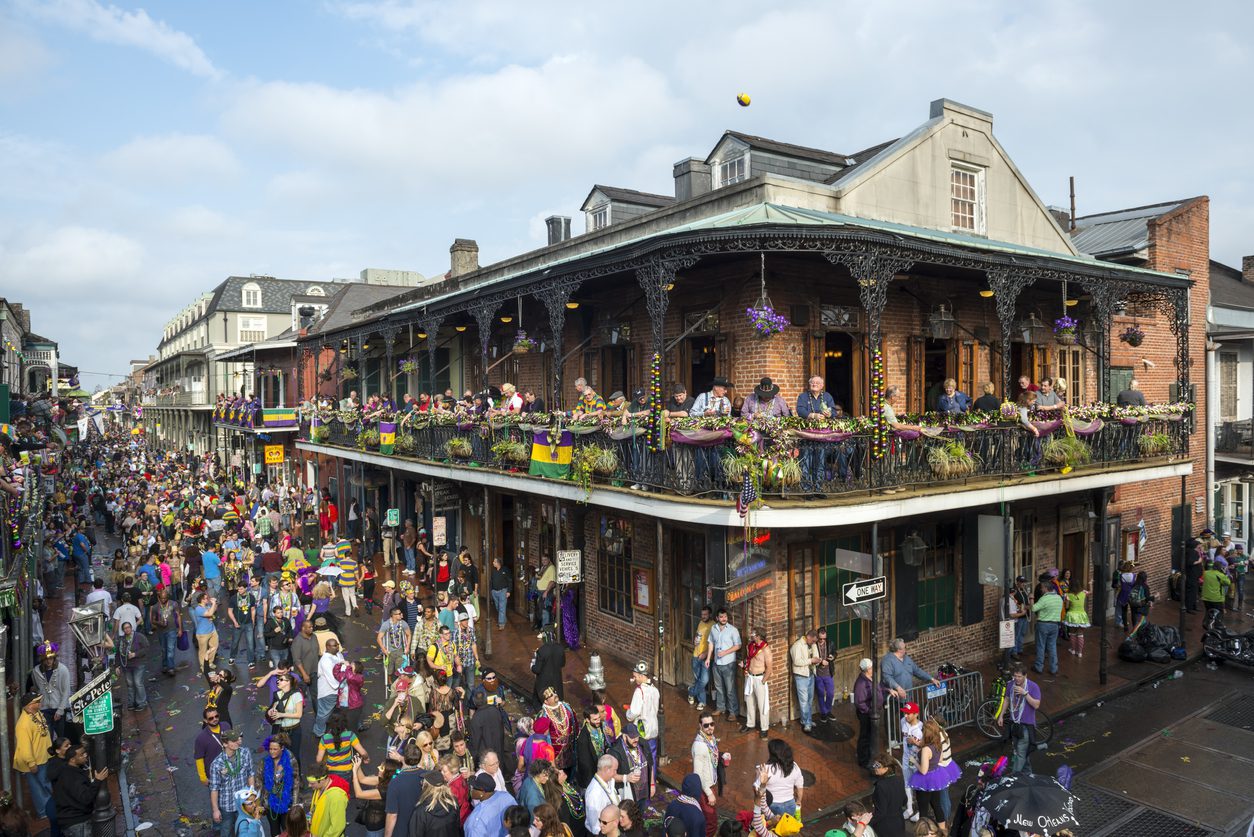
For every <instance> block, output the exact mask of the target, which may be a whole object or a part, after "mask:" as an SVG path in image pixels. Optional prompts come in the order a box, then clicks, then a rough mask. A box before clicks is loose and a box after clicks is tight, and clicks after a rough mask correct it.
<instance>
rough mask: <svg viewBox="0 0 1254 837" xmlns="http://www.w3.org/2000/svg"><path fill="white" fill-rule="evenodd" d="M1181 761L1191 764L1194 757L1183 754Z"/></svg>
mask: <svg viewBox="0 0 1254 837" xmlns="http://www.w3.org/2000/svg"><path fill="white" fill-rule="evenodd" d="M1180 761H1182V762H1184V763H1185V764H1189V763H1190V762H1191V761H1193V759H1191V758H1189V757H1188V756H1181V757H1180Z"/></svg>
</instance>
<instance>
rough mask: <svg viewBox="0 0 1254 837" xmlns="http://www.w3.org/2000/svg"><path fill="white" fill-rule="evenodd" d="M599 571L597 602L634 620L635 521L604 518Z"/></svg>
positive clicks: (618, 614)
mask: <svg viewBox="0 0 1254 837" xmlns="http://www.w3.org/2000/svg"><path fill="white" fill-rule="evenodd" d="M597 575H598V584H597V605H598V606H599V607H600V608H601V610H602V611H603V612H605V613H609V614H612V615H614V616H617V617H618V618H619V619H623V620H626V621H628V622H631V621H632V607H631V524H630V523H628V522H627V521H625V520H619V519H616V518H604V517H603V518H601V537H600V539H599V546H598V548H597Z"/></svg>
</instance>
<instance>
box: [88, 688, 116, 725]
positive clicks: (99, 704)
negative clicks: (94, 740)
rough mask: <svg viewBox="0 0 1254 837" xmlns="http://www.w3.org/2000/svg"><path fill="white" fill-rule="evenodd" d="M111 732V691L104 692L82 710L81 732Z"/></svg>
mask: <svg viewBox="0 0 1254 837" xmlns="http://www.w3.org/2000/svg"><path fill="white" fill-rule="evenodd" d="M106 732H113V692H105V693H104V694H103V695H101V696H100V697H98V698H96V699H95V700H93V701H92V702H91V703H89V704H87V708H86V709H84V710H83V733H84V734H85V735H100V734H101V733H106Z"/></svg>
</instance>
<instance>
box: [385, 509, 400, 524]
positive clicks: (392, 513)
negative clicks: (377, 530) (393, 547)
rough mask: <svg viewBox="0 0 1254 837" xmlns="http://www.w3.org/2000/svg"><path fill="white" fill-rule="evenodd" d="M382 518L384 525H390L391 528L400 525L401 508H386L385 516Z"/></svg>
mask: <svg viewBox="0 0 1254 837" xmlns="http://www.w3.org/2000/svg"><path fill="white" fill-rule="evenodd" d="M384 520H385V523H384V524H383V525H384V526H391V527H393V528H395V527H397V526H400V525H401V510H400V509H388V512H387V517H386V518H384Z"/></svg>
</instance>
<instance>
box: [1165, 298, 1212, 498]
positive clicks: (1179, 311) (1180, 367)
mask: <svg viewBox="0 0 1254 837" xmlns="http://www.w3.org/2000/svg"><path fill="white" fill-rule="evenodd" d="M1168 316H1169V318H1170V323H1171V333H1172V334H1173V335H1174V336H1175V338H1176V397H1177V398H1178V399H1179V400H1181V401H1191V402H1194V403H1196V401H1197V399H1196V398H1193V396H1192V393H1191V392H1190V389H1189V387H1190V384H1189V321H1190V314H1189V289H1188V288H1178V289H1176V291H1175V292H1174V293H1172V294H1171V296H1170V297H1169V304H1168ZM1206 397H1207V399H1210V398H1212V397H1213V398H1214V399H1215V400H1216V401H1218V398H1219V393H1218V392H1213V393H1212V392H1210V391H1208V392H1207V393H1206ZM1186 420H1187V421H1189V422H1190V425H1189V429H1190V430H1191V429H1192V422H1193V421H1196V420H1197V419H1196V418H1192V419H1189V418H1186ZM1203 420H1205V417H1203ZM1212 427H1213V425H1212ZM1211 433H1212V431H1211V430H1210V429H1209V428H1208V429H1207V433H1206V437H1207V438H1208V439H1211V440H1212V442H1213V437H1212V435H1211ZM1189 435H1190V434H1189V433H1184V434H1182V438H1181V444H1182V445H1183V448H1184V450H1183V453H1186V454H1187V453H1188V452H1189ZM1213 496H1214V495H1213V493H1212V494H1210V495H1208V496H1207V498H1206V502H1207V503H1211V502H1213Z"/></svg>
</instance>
